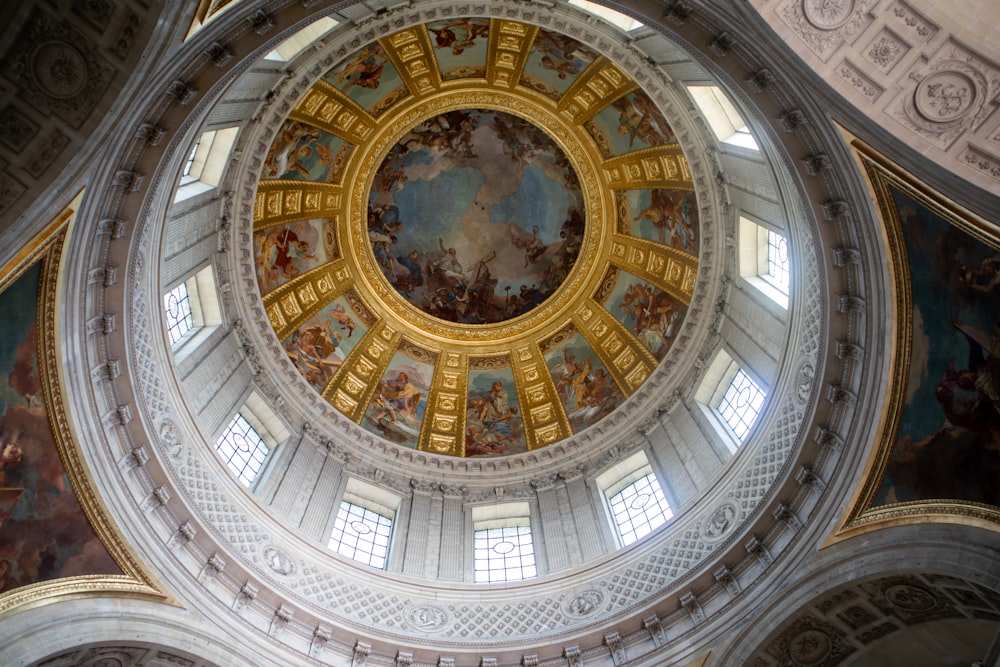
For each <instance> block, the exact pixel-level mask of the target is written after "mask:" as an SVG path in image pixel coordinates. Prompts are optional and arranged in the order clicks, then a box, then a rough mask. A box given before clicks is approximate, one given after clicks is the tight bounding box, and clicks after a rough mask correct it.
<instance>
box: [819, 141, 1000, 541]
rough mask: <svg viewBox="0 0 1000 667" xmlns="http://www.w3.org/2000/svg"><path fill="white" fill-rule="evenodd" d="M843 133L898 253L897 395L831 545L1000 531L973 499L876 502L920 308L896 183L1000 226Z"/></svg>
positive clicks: (969, 228) (891, 376)
mask: <svg viewBox="0 0 1000 667" xmlns="http://www.w3.org/2000/svg"><path fill="white" fill-rule="evenodd" d="M841 132H842V134H843V135H844V137H845V139H846V140H847V142H848V144H849V145H850V147H851V149H852V152H853V154H854V158H855V160H856V162H857V164H858V166H859V167H860V169H861V172H862V173H863V174H864V177H865V181H866V183H867V185H868V188H869V191H870V193H871V196H872V198H873V200H874V202H875V204H876V210H877V213H878V216H879V219H880V220H881V222H882V230H883V243H884V244H885V246H886V249H887V251H888V255H889V258H890V264H889V282H890V285H891V290H892V301H891V302H892V308H893V312H892V313H891V314H890V316H889V317H888V318H886V320H887V325H888V326H890V327H892V329H893V330H892V331H891V333H892V336H891V340H892V341H893V349H892V350H891V351H890V357H889V369H888V375H887V377H888V381H889V395H888V396H887V398H886V401H885V404H884V406H883V409H882V414H881V416H880V418H879V425H878V434H877V436H876V446H875V448H874V449H873V450H872V452H871V454H870V456H869V458H868V461H867V462H866V464H865V469H864V472H863V474H862V477H861V483H860V484H859V485H858V486H857V487H856V488H855V491H854V494H853V496H852V498H851V501H850V503H849V504H848V509H847V511H846V512H845V513H844V515H843V516H842V517H841V519H840V521H839V523H838V525H837V527H836V529H834V531H833V533H832V534H831V535H830V536H829V537H828V538H827V540H826V542H825V543H824V544H823V547H826V546H830V545H832V544H836V543H837V542H840V541H842V540H845V539H848V538H851V537H855V536H857V535H863V534H865V533H868V532H872V531H875V530H879V529H881V528H888V527H892V526H900V525H909V524H917V523H925V522H934V523H957V524H965V525H970V526H976V527H979V528H986V529H989V530H993V531H1000V508H998V507H994V506H992V505H985V504H982V503H976V502H972V501H964V500H955V499H926V500H919V501H910V502H902V503H894V504H891V505H883V506H879V507H872V502H873V501H874V499H875V496H876V494H877V492H878V489H879V487H880V485H881V483H882V479H883V477H884V476H885V471H886V468H887V467H888V464H889V459H890V458H891V456H892V450H893V446H894V444H895V439H896V434H897V433H898V431H899V422H900V419H901V417H902V412H903V404H904V396H905V392H906V380H907V378H908V377H909V368H910V354H911V350H912V342H913V331H912V321H911V318H910V315H909V313H910V312H911V311H912V310H913V303H912V287H911V281H910V274H909V262H908V261H907V253H906V247H905V243H904V239H903V234H902V224H901V222H900V220H899V214H898V211H897V209H896V206H895V204H894V202H893V200H892V194H891V192H890V188H891V187H895V188H897V189H899V190H901V191H902V192H904V193H905V194H907V195H908V196H910V197H912V198H913V199H914V200H915V201H917V202H918V203H920V204H921V205H923V206H926V207H927V208H928V209H929V210H930V211H932V212H933V213H935V214H937V215H939V216H940V217H942V218H944V219H945V220H946V221H947V222H949V223H950V224H953V225H955V226H956V227H958V228H959V229H961V230H962V231H964V232H966V233H968V234H970V235H972V236H973V237H974V238H976V239H978V240H980V241H982V242H983V243H986V244H988V245H991V246H994V247H997V248H1000V229H998V227H997V226H996V225H995V224H993V223H990V222H989V221H988V220H986V219H984V218H982V217H980V216H978V215H976V214H975V213H973V212H971V211H969V210H968V209H966V208H965V207H963V206H961V205H960V204H958V203H957V202H955V201H952V200H950V199H948V198H946V197H944V196H943V195H942V194H941V193H940V192H938V191H936V190H933V189H931V188H930V187H928V186H927V185H925V184H924V183H922V182H920V181H919V180H918V179H916V178H915V177H914V176H913V175H912V174H910V173H908V172H906V171H905V170H903V169H901V168H900V167H899V166H898V165H896V164H894V163H892V162H891V161H890V160H888V159H887V158H886V157H885V156H883V155H881V154H880V153H878V152H877V151H875V150H874V149H873V148H872V147H870V146H868V145H867V144H865V143H864V142H863V141H861V140H860V139H858V138H857V137H855V136H853V135H851V134H850V133H849V132H847V131H846V130H844V129H843V128H841Z"/></svg>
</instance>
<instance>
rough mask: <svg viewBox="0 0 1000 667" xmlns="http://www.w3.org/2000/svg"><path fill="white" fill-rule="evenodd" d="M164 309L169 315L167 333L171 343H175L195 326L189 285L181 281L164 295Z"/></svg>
mask: <svg viewBox="0 0 1000 667" xmlns="http://www.w3.org/2000/svg"><path fill="white" fill-rule="evenodd" d="M163 311H164V313H166V317H167V334H168V335H169V336H170V344H171V345H173V344H175V343H177V341H179V340H180V339H181V338H183V337H184V335H185V334H187V332H189V331H191V329H193V328H194V315H193V314H192V312H191V300H190V298H188V290H187V285H185V284H184V283H181V284H180V285H178V286H177V287H175V288H173V289H172V290H170V291H169V292H167V293H166V294H164V295H163Z"/></svg>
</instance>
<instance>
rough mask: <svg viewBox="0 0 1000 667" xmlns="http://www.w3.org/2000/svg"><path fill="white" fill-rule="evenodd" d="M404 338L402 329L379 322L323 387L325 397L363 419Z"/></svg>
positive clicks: (354, 419)
mask: <svg viewBox="0 0 1000 667" xmlns="http://www.w3.org/2000/svg"><path fill="white" fill-rule="evenodd" d="M400 337H401V335H400V332H399V330H398V329H394V328H393V327H390V326H389V325H387V324H386V323H385V321H380V322H378V323H376V325H375V326H373V327H372V328H371V329H369V330H368V333H366V334H365V336H364V338H362V339H361V340H360V341H359V342H358V345H357V347H355V348H354V351H353V352H351V354H350V356H348V357H347V359H345V360H344V363H343V364H341V366H340V368H339V369H338V370H337V372H336V373H335V374H334V376H333V378H331V380H330V383H329V384H328V385H327V386H326V387H325V388H324V389H323V398H325V399H326V400H328V401H330V402H331V403H333V405H334V407H335V408H337V409H338V410H340V411H341V412H342V413H344V414H345V415H346V416H347V417H348V418H349V419H351V420H352V421H355V422H358V421H361V418H362V417H363V416H364V414H365V409H366V408H367V407H368V403H369V402H370V401H371V399H372V396H373V395H374V394H375V391H376V389H378V383H379V380H380V379H381V378H382V375H384V374H385V369H386V368H387V367H388V366H389V362H390V361H391V360H392V355H393V352H395V350H396V347H397V346H398V345H399V340H400Z"/></svg>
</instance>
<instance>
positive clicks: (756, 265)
mask: <svg viewBox="0 0 1000 667" xmlns="http://www.w3.org/2000/svg"><path fill="white" fill-rule="evenodd" d="M739 222H740V228H739V250H740V254H739V268H740V275H741V276H742V277H743V278H744V280H746V281H747V282H748V283H750V284H751V285H753V286H754V288H756V289H757V290H758V291H759V292H762V293H763V294H764V296H766V297H768V298H769V299H771V300H772V301H774V302H775V303H776V304H778V305H779V306H781V307H782V308H785V309H786V310H787V308H788V295H789V292H790V291H791V286H792V284H791V283H792V277H791V268H792V267H791V259H790V253H789V251H788V240H787V239H786V238H785V237H784V236H782V235H781V234H779V233H778V232H776V231H774V230H772V229H770V228H768V227H765V226H764V225H761V224H758V223H756V222H754V221H753V220H749V219H748V218H746V217H744V216H742V215H741V216H740V218H739Z"/></svg>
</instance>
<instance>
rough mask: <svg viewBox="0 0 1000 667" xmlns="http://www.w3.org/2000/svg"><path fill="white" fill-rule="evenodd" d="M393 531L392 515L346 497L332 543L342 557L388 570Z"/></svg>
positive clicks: (338, 516)
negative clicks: (380, 512) (387, 559)
mask: <svg viewBox="0 0 1000 667" xmlns="http://www.w3.org/2000/svg"><path fill="white" fill-rule="evenodd" d="M391 534H392V518H391V517H387V516H382V515H381V514H379V513H377V512H373V511H372V510H370V509H368V508H366V507H361V506H359V505H355V504H353V503H349V502H347V501H346V500H345V501H344V502H342V503H341V504H340V510H339V511H338V512H337V519H336V520H335V521H334V524H333V533H332V534H331V535H330V542H329V544H328V546H329V548H330V549H331V550H332V551H335V552H337V553H338V554H340V555H341V556H347V557H348V558H351V559H353V560H356V561H358V562H359V563H363V564H365V565H370V566H372V567H377V568H379V569H380V570H384V569H385V563H386V558H387V556H388V554H389V536H390V535H391Z"/></svg>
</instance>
